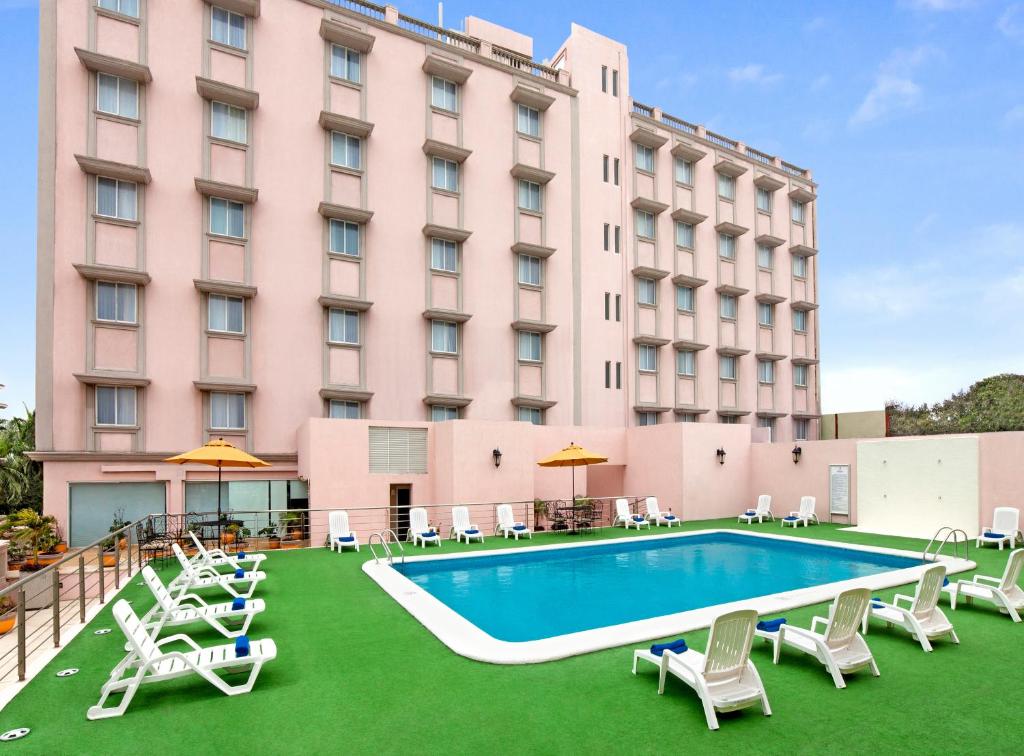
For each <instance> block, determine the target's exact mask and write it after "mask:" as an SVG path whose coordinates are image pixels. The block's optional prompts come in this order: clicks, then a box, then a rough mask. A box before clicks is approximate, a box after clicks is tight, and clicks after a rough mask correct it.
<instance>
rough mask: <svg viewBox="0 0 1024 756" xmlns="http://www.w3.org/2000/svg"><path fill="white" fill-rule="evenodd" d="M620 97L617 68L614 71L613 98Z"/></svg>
mask: <svg viewBox="0 0 1024 756" xmlns="http://www.w3.org/2000/svg"><path fill="white" fill-rule="evenodd" d="M618 96H619V71H618V69H616V68H613V69H612V97H618Z"/></svg>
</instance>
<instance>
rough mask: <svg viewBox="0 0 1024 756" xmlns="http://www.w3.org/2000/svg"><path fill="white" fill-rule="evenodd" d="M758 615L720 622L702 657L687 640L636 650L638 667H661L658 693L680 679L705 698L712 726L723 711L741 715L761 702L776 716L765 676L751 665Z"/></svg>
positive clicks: (749, 612)
mask: <svg viewBox="0 0 1024 756" xmlns="http://www.w3.org/2000/svg"><path fill="white" fill-rule="evenodd" d="M756 622H757V612H755V611H753V610H750V609H741V610H739V611H735V612H729V613H728V614H723V615H720V616H718V617H716V618H715V621H714V622H713V623H712V625H711V634H710V636H709V638H708V645H707V649H706V650H705V652H704V653H703V654H701V653H699V652H697V651H693V650H690V649H688V648H687V647H686V643H685V642H680V641H676V642H675V643H670V644H665V645H660V644H656V645H654V646H651V649H650V650H649V651H648V650H646V649H638V650H637V651H634V652H633V674H634V675H635V674H636V663H637V662H638V661H641V660H644V661H649V662H651V663H653V664H656V665H658V669H659V670H660V674H659V677H658V694H659V695H661V694H662V693H664V692H665V678H666V677H667V676H668V675H672V676H674V677H678V678H679V679H680V680H682V681H683V682H684V683H686V684H687V685H689V686H690V687H691V688H693V689H694V691H696V693H697V695H698V696H700V700H701V703H703V704H704V716H705V717H706V718H707V722H708V727H709V728H711V729H712V730H717V729H718V715H717V714H716V712H718V711H736V710H737V709H744V708H746V707H748V706H753V705H754V704H756V703H760V704H761V711H762V712H764V715H765V716H766V717H770V716H771V714H772V710H771V707H770V706H769V705H768V695H767V693H766V692H765V689H764V684H763V683H762V682H761V676H760V675H759V674H758V673H757V669H756V668H755V667H754V664H753V662H751V661H750V645H751V643H752V642H753V639H754V624H755V623H756Z"/></svg>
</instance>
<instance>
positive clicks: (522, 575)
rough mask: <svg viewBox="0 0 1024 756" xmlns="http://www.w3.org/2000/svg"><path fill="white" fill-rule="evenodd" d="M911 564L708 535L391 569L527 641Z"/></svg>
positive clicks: (493, 629) (501, 634)
mask: <svg viewBox="0 0 1024 756" xmlns="http://www.w3.org/2000/svg"><path fill="white" fill-rule="evenodd" d="M920 563H921V562H920V560H916V559H911V558H908V557H900V556H893V555H889V554H878V553H874V552H868V551H855V550H853V549H844V548H840V547H833V546H821V545H818V544H812V543H801V542H799V541H796V540H788V539H786V540H777V539H771V538H758V537H757V536H748V535H743V534H739V533H709V534H705V535H696V536H687V537H684V538H670V539H658V540H649V539H636V540H634V541H629V542H620V543H610V544H596V545H594V546H588V547H584V548H568V549H553V550H550V551H534V550H532V549H531V550H527V551H523V552H519V553H515V554H495V555H487V556H479V557H471V558H464V559H439V560H436V561H425V562H415V561H413V562H407V563H405V564H404V565H396V569H398V570H399V571H400V572H401V573H402V574H404V575H405V576H406V577H408V578H409V579H410V580H412V581H413V582H414V583H416V584H417V585H419V586H420V587H422V588H423V589H424V590H426V591H427V592H429V593H431V594H432V595H433V596H435V597H436V598H438V599H440V600H441V601H442V602H444V603H445V604H447V605H448V606H449V607H450V608H451V609H454V610H455V611H456V612H458V613H459V614H461V615H462V616H463V617H465V618H466V619H468V620H469V621H470V622H472V623H473V624H475V625H476V626H477V627H479V628H480V629H481V630H483V631H484V632H486V633H488V634H489V635H491V636H493V637H495V638H498V639H499V640H505V641H530V640H538V639H540V638H549V637H551V636H555V635H564V634H566V633H573V632H578V631H580V630H591V629H593V628H598V627H606V626H608V625H617V624H620V623H623V622H632V621H635V620H641V619H649V618H651V617H659V616H662V615H665V614H674V613H676V612H684V611H688V610H690V609H701V608H703V607H707V606H714V605H716V604H724V603H726V602H729V601H739V600H742V599H749V598H755V597H758V596H765V595H767V594H771V593H780V592H783V591H791V590H795V589H797V588H807V587H810V586H815V585H822V584H824V583H833V582H836V581H839V580H848V579H850V578H855V577H862V576H865V575H876V574H878V573H881V572H889V571H891V570H899V569H904V568H907V567H913V566H914V565H917V564H920Z"/></svg>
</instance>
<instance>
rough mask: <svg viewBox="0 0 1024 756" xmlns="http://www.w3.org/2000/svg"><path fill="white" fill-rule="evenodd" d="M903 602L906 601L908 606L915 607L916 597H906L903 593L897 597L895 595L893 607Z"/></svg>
mask: <svg viewBox="0 0 1024 756" xmlns="http://www.w3.org/2000/svg"><path fill="white" fill-rule="evenodd" d="M901 601H906V602H907V603H908V604H910V605H911V606H913V605H914V597H913V596H907V595H905V594H902V593H897V594H896V595H895V596H894V597H893V600H892V605H893V606H899V603H900V602H901ZM883 603H885V602H883Z"/></svg>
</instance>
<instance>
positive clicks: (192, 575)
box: [167, 543, 267, 598]
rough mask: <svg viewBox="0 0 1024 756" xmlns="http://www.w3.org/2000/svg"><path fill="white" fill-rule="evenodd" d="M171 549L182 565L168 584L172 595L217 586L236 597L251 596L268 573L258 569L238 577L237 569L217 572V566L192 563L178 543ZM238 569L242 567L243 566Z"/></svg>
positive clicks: (173, 544)
mask: <svg viewBox="0 0 1024 756" xmlns="http://www.w3.org/2000/svg"><path fill="white" fill-rule="evenodd" d="M171 550H172V551H173V552H174V556H176V557H177V558H178V564H180V565H181V573H180V574H179V575H178V576H177V577H176V578H174V580H172V581H171V582H170V584H169V585H168V586H167V588H168V590H170V591H171V592H172V595H174V594H175V593H185V592H187V591H189V590H191V589H193V588H212V587H215V586H216V587H220V588H223V589H224V590H225V591H227V592H228V593H230V594H231V595H232V596H234V597H236V598H238V597H239V596H241V597H242V598H251V597H252V594H253V592H254V591H255V590H256V586H257V584H258V583H259V582H260V581H262V580H264V579H266V577H267V573H265V572H261V571H258V570H251V571H247V572H244V574H243V575H242V576H241V577H238V572H237V570H236V571H235V572H224V573H221V572H217V570H216V568H214V567H210V566H209V565H195V564H192V562H190V561H189V559H188V557H186V556H185V552H184V551H182V550H181V546H179V545H178V544H176V543H172V544H171ZM238 569H241V567H239V568H238ZM239 585H247V586H248V588H247V589H246V590H245V591H240V590H238V588H237V587H236V586H239Z"/></svg>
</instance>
